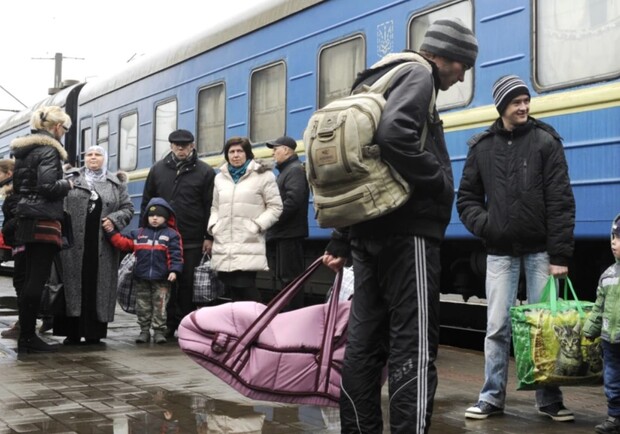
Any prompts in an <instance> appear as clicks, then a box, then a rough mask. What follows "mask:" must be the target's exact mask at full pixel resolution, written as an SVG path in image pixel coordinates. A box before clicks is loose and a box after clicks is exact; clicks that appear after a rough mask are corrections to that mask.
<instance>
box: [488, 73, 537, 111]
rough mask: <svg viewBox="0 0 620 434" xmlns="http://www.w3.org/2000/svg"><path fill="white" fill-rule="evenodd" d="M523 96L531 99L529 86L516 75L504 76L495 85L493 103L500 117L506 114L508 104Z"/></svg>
mask: <svg viewBox="0 0 620 434" xmlns="http://www.w3.org/2000/svg"><path fill="white" fill-rule="evenodd" d="M521 95H527V97H528V98H530V90H529V89H528V88H527V84H525V82H524V81H523V80H521V79H520V78H519V77H517V76H516V75H504V76H503V77H500V78H499V79H498V80H497V81H496V82H495V84H494V85H493V101H494V102H495V107H497V111H498V112H499V114H500V116H502V115H503V114H504V110H506V107H508V104H510V102H511V101H512V100H513V99H515V98H516V97H518V96H521ZM528 102H529V101H528ZM528 105H529V104H528ZM528 111H529V110H528Z"/></svg>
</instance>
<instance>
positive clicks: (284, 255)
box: [267, 136, 310, 310]
mask: <svg viewBox="0 0 620 434" xmlns="http://www.w3.org/2000/svg"><path fill="white" fill-rule="evenodd" d="M267 147H268V148H271V149H273V159H274V160H275V162H276V168H277V169H278V171H279V172H280V173H279V174H278V178H277V180H276V182H277V184H278V189H279V190H280V196H281V197H282V214H280V218H279V219H278V221H277V223H276V224H274V225H273V226H272V227H271V228H269V229H268V230H267V249H268V257H269V258H270V262H272V265H273V266H271V267H270V268H273V269H275V273H276V278H277V279H278V281H279V282H280V285H281V287H282V288H284V287H285V286H286V285H288V284H289V283H291V282H292V281H293V279H295V278H296V277H297V276H299V275H300V274H301V273H302V272H303V271H304V269H305V267H304V238H305V237H307V236H308V196H309V194H310V193H309V189H308V181H307V179H306V172H305V170H304V167H303V165H302V164H301V162H300V161H299V158H298V157H297V154H296V153H295V149H296V148H297V142H296V141H295V139H293V138H291V137H288V136H283V137H280V138H278V139H276V140H273V141H270V142H267ZM303 306H304V292H303V290H302V291H299V292H298V293H297V295H296V296H295V298H294V299H293V300H292V301H291V303H290V304H289V306H288V308H289V309H290V310H293V309H298V308H300V307H303Z"/></svg>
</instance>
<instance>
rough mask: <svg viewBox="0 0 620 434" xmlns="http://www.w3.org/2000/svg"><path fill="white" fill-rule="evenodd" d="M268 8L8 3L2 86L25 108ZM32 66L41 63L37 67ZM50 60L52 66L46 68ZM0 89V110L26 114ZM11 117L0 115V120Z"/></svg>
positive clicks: (1, 27)
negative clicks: (59, 81)
mask: <svg viewBox="0 0 620 434" xmlns="http://www.w3.org/2000/svg"><path fill="white" fill-rule="evenodd" d="M270 1H271V0H172V1H163V0H106V1H103V2H100V1H97V2H92V1H88V0H87V1H83V0H82V1H78V0H51V1H50V0H47V1H43V0H10V1H5V2H3V4H2V19H1V20H0V55H1V58H2V62H0V65H1V66H0V86H1V87H2V88H4V89H6V90H7V91H9V92H10V93H11V94H13V95H14V96H15V97H17V98H18V99H19V100H20V101H22V102H23V103H24V104H26V105H27V106H29V105H32V104H34V103H36V102H37V101H39V100H41V99H43V98H45V97H46V96H47V90H48V88H51V87H53V85H54V60H52V59H53V58H54V54H55V53H57V52H58V53H62V54H63V57H65V59H64V61H63V63H62V78H63V80H69V79H74V80H79V81H85V80H86V81H88V80H92V79H93V78H95V77H97V76H104V75H107V74H109V73H112V72H114V71H116V70H118V69H119V68H121V67H122V66H123V65H124V64H125V63H126V62H127V61H128V60H129V59H130V58H132V57H133V56H140V55H144V54H148V53H152V52H154V51H158V50H159V49H161V48H163V47H165V46H167V45H170V44H172V43H175V42H178V41H181V40H183V39H185V38H187V37H189V36H191V35H193V34H195V33H200V32H202V31H203V30H205V29H207V28H209V26H210V25H212V24H215V23H217V22H219V21H222V20H228V19H230V18H232V17H235V16H237V15H238V14H241V13H244V12H245V11H247V10H248V9H251V8H255V7H256V5H257V4H258V3H265V2H270ZM35 58H43V59H44V60H37V59H35ZM48 59H49V60H48ZM2 88H0V109H13V110H21V109H22V108H23V106H22V105H21V104H20V103H19V102H17V101H16V100H15V99H13V98H11V97H10V96H9V95H8V94H7V92H6V91H5V90H4V89H2ZM11 114H12V113H10V112H5V111H0V119H1V118H3V117H7V116H10V115H11Z"/></svg>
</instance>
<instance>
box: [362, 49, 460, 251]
mask: <svg viewBox="0 0 620 434" xmlns="http://www.w3.org/2000/svg"><path fill="white" fill-rule="evenodd" d="M406 54H407V53H404V54H401V53H397V54H394V55H391V56H393V57H390V56H386V57H385V58H384V59H383V60H382V61H381V62H380V63H379V64H377V65H374V67H373V69H371V70H370V74H367V75H368V77H367V78H365V79H363V80H362V81H360V80H358V82H356V84H355V85H354V86H359V85H361V84H372V83H374V82H375V81H376V80H378V79H379V78H380V77H381V76H382V75H383V74H385V73H386V72H387V71H388V70H389V69H390V68H391V67H393V66H396V65H397V64H399V63H401V62H403V61H406V60H407V59H406V58H403V56H404V55H406ZM429 63H430V64H431V66H432V67H433V73H432V74H431V73H430V72H429V71H428V69H427V68H426V67H425V66H423V65H421V64H418V63H413V64H412V65H411V67H409V68H405V69H404V70H403V71H400V72H399V73H398V74H397V75H396V76H395V77H394V78H393V80H392V84H391V86H390V88H389V89H388V91H387V92H386V94H385V96H386V104H385V108H384V109H383V112H382V114H381V120H380V122H379V126H378V128H377V132H376V134H375V142H376V143H377V144H378V145H379V146H380V149H381V158H382V159H383V160H384V161H386V162H387V163H389V164H390V165H391V166H392V167H393V168H394V169H396V171H398V173H399V174H400V175H401V176H402V177H403V178H404V179H405V180H406V181H408V182H409V184H410V185H411V187H412V194H411V198H410V199H409V201H408V202H407V203H405V204H404V205H403V206H402V207H400V208H398V209H397V210H395V211H393V212H391V213H389V214H386V215H384V216H381V217H379V218H377V219H373V220H369V221H367V222H363V223H360V224H357V225H355V226H353V227H352V228H351V237H352V238H355V237H380V238H382V237H384V236H386V235H391V234H407V235H419V236H423V237H429V238H433V239H436V240H442V239H443V237H444V235H445V231H446V227H447V226H448V223H449V222H450V216H451V213H452V203H453V201H454V180H453V177H452V165H451V162H450V156H449V154H448V150H447V148H446V143H445V139H444V133H443V127H442V125H441V121H439V114H438V113H437V110H436V109H433V112H434V115H433V119H431V120H430V122H429V131H428V135H427V138H426V143H425V144H424V149H423V150H422V147H421V144H420V138H421V137H420V136H421V133H422V129H423V127H424V123H425V122H427V120H429V119H428V118H429V116H428V111H429V105H430V102H431V95H432V92H433V91H434V92H435V93H436V92H437V89H439V77H438V75H437V68H436V66H435V65H434V64H433V63H432V62H430V61H429ZM373 71H376V72H374V73H373Z"/></svg>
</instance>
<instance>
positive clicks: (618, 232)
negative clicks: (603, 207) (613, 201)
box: [611, 214, 620, 237]
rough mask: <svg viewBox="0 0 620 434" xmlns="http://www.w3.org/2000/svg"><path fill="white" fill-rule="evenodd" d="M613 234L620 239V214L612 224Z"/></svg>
mask: <svg viewBox="0 0 620 434" xmlns="http://www.w3.org/2000/svg"><path fill="white" fill-rule="evenodd" d="M611 234H612V235H615V236H617V237H620V214H618V215H617V216H616V218H615V219H614V222H613V223H612V224H611Z"/></svg>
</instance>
